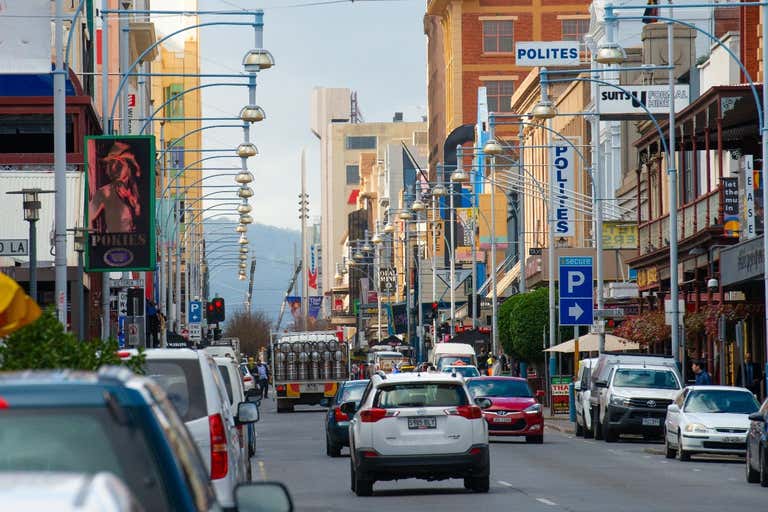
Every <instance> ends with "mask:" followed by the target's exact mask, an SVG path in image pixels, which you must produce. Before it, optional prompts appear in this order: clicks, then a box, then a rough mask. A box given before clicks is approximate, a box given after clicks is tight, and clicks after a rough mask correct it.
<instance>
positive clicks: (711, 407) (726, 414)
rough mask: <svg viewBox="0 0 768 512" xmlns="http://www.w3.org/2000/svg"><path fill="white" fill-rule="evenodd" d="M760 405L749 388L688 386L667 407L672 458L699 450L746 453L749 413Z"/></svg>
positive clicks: (668, 452)
mask: <svg viewBox="0 0 768 512" xmlns="http://www.w3.org/2000/svg"><path fill="white" fill-rule="evenodd" d="M759 408H760V404H758V403H757V400H755V395H753V394H752V392H751V391H749V390H748V389H747V388H737V387H733V386H688V387H686V388H685V389H683V390H682V391H681V392H680V394H679V395H678V396H677V397H676V398H675V401H674V402H673V403H672V404H670V405H669V406H667V419H666V421H665V422H664V448H665V453H666V456H667V458H668V459H671V458H673V457H675V455H677V458H678V459H680V460H681V461H685V460H690V458H691V455H692V454H695V453H725V454H735V455H744V453H745V452H746V449H747V430H749V415H750V414H752V413H754V412H757V410H758V409H759Z"/></svg>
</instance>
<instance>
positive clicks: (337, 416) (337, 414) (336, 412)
mask: <svg viewBox="0 0 768 512" xmlns="http://www.w3.org/2000/svg"><path fill="white" fill-rule="evenodd" d="M333 419H334V420H336V421H337V422H339V421H349V415H347V414H345V413H343V412H341V409H340V408H339V407H338V406H337V407H334V408H333ZM363 421H365V420H363Z"/></svg>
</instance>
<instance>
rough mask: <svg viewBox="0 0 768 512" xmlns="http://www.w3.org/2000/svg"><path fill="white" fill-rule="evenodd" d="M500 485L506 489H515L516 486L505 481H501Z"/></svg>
mask: <svg viewBox="0 0 768 512" xmlns="http://www.w3.org/2000/svg"><path fill="white" fill-rule="evenodd" d="M499 484H501V485H503V486H504V487H514V485H512V484H511V483H509V482H505V481H504V480H499Z"/></svg>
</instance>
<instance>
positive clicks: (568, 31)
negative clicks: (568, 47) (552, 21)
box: [561, 18, 589, 41]
mask: <svg viewBox="0 0 768 512" xmlns="http://www.w3.org/2000/svg"><path fill="white" fill-rule="evenodd" d="M561 23H562V31H563V41H582V39H583V38H584V34H586V33H587V32H589V18H584V19H575V20H562V21H561Z"/></svg>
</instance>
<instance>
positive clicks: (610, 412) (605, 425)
mask: <svg viewBox="0 0 768 512" xmlns="http://www.w3.org/2000/svg"><path fill="white" fill-rule="evenodd" d="M681 381H682V379H681V377H680V373H679V372H678V371H677V366H676V364H675V361H674V359H673V358H671V357H663V356H651V355H647V354H613V353H605V354H603V355H601V356H600V357H599V358H598V361H597V364H596V365H595V367H594V369H593V371H592V387H591V394H590V397H589V400H590V409H591V411H592V425H593V428H594V434H595V439H605V440H606V441H607V442H614V441H616V440H617V439H618V438H619V436H620V435H621V434H642V435H644V436H648V437H659V438H661V437H663V435H664V419H665V418H666V415H667V406H668V405H669V404H671V403H672V401H673V400H674V399H675V397H676V396H677V394H678V393H679V391H680V389H681V387H682V386H681V385H680V383H681Z"/></svg>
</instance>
